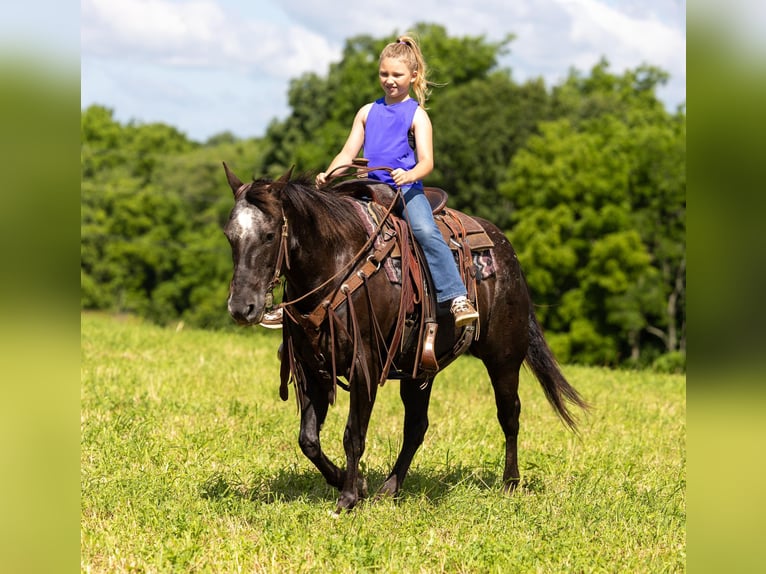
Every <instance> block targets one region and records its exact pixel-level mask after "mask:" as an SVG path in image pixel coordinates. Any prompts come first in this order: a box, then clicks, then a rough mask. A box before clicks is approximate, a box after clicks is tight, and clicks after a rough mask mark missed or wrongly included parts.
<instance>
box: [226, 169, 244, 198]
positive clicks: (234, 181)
mask: <svg viewBox="0 0 766 574" xmlns="http://www.w3.org/2000/svg"><path fill="white" fill-rule="evenodd" d="M223 169H224V171H225V172H226V180H227V181H228V182H229V186H230V187H231V190H232V191H233V192H234V194H235V195H236V193H237V190H238V189H239V188H240V187H242V182H241V181H240V180H239V178H238V177H237V176H236V175H234V173H233V172H232V171H231V170H230V169H229V166H228V165H226V162H223Z"/></svg>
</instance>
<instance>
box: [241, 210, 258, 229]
mask: <svg viewBox="0 0 766 574" xmlns="http://www.w3.org/2000/svg"><path fill="white" fill-rule="evenodd" d="M253 220H254V218H253V212H252V211H250V210H249V209H248V210H244V211H240V212H239V214H238V215H237V225H238V226H239V229H240V235H241V234H243V233H247V232H248V231H250V230H251V229H252V228H253V227H254V225H255V221H253Z"/></svg>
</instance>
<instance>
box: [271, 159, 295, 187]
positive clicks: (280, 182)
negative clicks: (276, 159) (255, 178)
mask: <svg viewBox="0 0 766 574" xmlns="http://www.w3.org/2000/svg"><path fill="white" fill-rule="evenodd" d="M294 169H295V166H294V165H293V166H291V167H290V169H288V170H287V171H286V172H285V173H284V174H282V177H280V178H279V179H278V180H276V181H274V182H272V183H270V184H269V191H276V192H278V193H281V192H282V190H283V189H284V188H285V186H286V185H287V184H288V183H290V177H292V175H293V170H294Z"/></svg>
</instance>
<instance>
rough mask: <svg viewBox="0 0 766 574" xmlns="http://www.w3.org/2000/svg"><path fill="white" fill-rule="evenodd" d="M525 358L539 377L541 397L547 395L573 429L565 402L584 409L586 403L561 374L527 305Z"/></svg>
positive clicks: (573, 419) (574, 426)
mask: <svg viewBox="0 0 766 574" xmlns="http://www.w3.org/2000/svg"><path fill="white" fill-rule="evenodd" d="M525 361H526V363H527V366H529V368H530V369H532V372H533V373H534V375H535V377H537V380H538V381H540V385H541V386H542V387H543V391H544V392H545V398H547V399H548V402H549V403H550V404H551V406H552V407H553V409H554V410H555V411H556V414H557V415H558V416H559V417H560V418H561V420H562V421H564V422H565V423H566V425H567V426H568V427H569V428H570V429H572V430H573V431H577V421H576V420H575V418H574V416H573V415H572V413H571V412H570V410H569V407H568V405H567V402H569V403H572V404H574V405H577V406H578V407H580V408H582V409H584V410H588V409H589V408H590V405H588V403H587V402H586V401H585V400H584V399H583V398H582V397H581V396H580V393H578V392H577V390H576V389H575V388H574V387H573V386H572V385H570V384H569V382H568V381H567V380H566V378H564V375H563V373H562V372H561V368H560V367H559V365H558V363H557V362H556V359H555V357H554V356H553V351H551V348H550V347H549V346H548V342H547V341H546V340H545V337H544V336H543V330H542V327H540V323H538V322H537V317H536V315H535V311H534V309H533V308H532V307H531V306H530V309H529V348H528V349H527V356H526V358H525Z"/></svg>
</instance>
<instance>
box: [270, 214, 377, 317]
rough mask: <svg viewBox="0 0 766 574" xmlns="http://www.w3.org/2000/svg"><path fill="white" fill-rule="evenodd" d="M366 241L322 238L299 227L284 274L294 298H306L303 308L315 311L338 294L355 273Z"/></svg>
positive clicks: (291, 244)
mask: <svg viewBox="0 0 766 574" xmlns="http://www.w3.org/2000/svg"><path fill="white" fill-rule="evenodd" d="M365 239H366V238H361V237H356V236H354V237H348V238H341V240H339V239H338V238H337V237H332V238H327V237H321V236H317V235H316V233H315V232H314V230H312V229H310V228H308V227H304V228H300V227H299V226H298V228H297V229H296V230H295V232H294V234H293V235H291V237H290V241H289V243H288V261H286V262H285V265H284V266H283V271H284V276H285V278H286V280H287V283H288V285H289V286H290V287H289V289H290V291H291V298H298V297H304V299H303V300H302V301H303V303H302V304H301V305H300V308H302V309H306V310H308V309H310V308H313V307H315V306H316V305H318V304H319V303H321V302H322V301H323V300H324V299H326V298H327V297H328V296H330V295H331V294H332V293H333V292H334V291H336V290H337V288H338V286H339V285H340V284H341V282H342V281H343V280H344V279H345V278H346V276H347V275H348V274H349V273H350V272H352V271H353V269H354V260H355V259H356V256H357V255H358V254H359V249H360V248H361V247H362V246H363V244H364V240H365ZM288 264H289V268H288V267H287V265H288Z"/></svg>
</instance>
